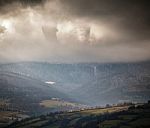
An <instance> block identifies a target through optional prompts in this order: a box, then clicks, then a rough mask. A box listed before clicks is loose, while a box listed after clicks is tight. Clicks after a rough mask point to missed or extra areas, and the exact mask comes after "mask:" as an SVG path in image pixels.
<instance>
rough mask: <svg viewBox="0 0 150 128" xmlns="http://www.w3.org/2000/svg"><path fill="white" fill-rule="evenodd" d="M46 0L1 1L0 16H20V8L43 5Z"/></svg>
mask: <svg viewBox="0 0 150 128" xmlns="http://www.w3.org/2000/svg"><path fill="white" fill-rule="evenodd" d="M45 1H46V0H0V14H1V15H5V14H8V13H13V14H18V13H19V12H20V8H25V7H28V6H30V7H32V6H36V5H42V4H43V3H44V2H45Z"/></svg>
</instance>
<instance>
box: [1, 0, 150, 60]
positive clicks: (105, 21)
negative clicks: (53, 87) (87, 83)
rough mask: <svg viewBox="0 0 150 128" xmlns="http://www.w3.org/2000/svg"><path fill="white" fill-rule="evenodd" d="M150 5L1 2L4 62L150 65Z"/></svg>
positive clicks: (112, 0)
mask: <svg viewBox="0 0 150 128" xmlns="http://www.w3.org/2000/svg"><path fill="white" fill-rule="evenodd" d="M9 2H10V3H11V4H10V3H9ZM146 3H147V1H144V2H141V1H138V0H137V1H135V0H130V1H128V0H127V1H123V2H120V1H119V0H108V1H107V2H106V1H104V0H88V1H87V0H80V1H79V0H76V1H74V0H47V1H46V0H38V1H36V0H31V1H28V0H22V1H21V0H15V1H13V2H12V1H9V0H6V1H3V0H1V1H0V7H1V11H0V61H2V62H4V61H8V62H9V61H10V62H11V61H49V62H131V61H143V60H149V59H150V52H149V48H150V39H149V34H150V26H149V22H148V21H149V18H148V14H149V12H148V7H147V4H146ZM12 10H13V11H12Z"/></svg>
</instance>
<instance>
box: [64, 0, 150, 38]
mask: <svg viewBox="0 0 150 128" xmlns="http://www.w3.org/2000/svg"><path fill="white" fill-rule="evenodd" d="M62 2H63V3H64V5H65V7H67V8H68V10H71V11H72V12H73V14H74V15H77V16H80V17H90V18H93V19H99V20H101V21H104V22H107V23H110V24H114V25H115V26H116V27H117V28H118V29H119V30H120V31H124V32H127V33H129V36H130V35H131V38H134V39H141V40H143V39H144V40H145V39H149V38H150V36H149V35H150V8H149V7H150V1H149V0H62Z"/></svg>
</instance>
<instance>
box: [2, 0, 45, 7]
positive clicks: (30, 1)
mask: <svg viewBox="0 0 150 128" xmlns="http://www.w3.org/2000/svg"><path fill="white" fill-rule="evenodd" d="M44 1H45V0H0V7H3V6H6V5H8V4H12V3H15V2H19V3H21V4H22V5H36V4H41V3H42V2H44Z"/></svg>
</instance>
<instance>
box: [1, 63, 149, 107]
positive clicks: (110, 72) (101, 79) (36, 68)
mask: <svg viewBox="0 0 150 128" xmlns="http://www.w3.org/2000/svg"><path fill="white" fill-rule="evenodd" d="M0 72H11V73H16V74H18V75H21V76H22V75H23V76H26V77H28V78H30V79H36V80H38V81H41V82H42V83H45V82H47V83H48V82H50V83H54V84H53V85H50V84H49V85H48V84H46V85H47V86H53V88H55V89H56V90H57V91H59V92H61V93H63V94H66V95H67V96H68V97H69V98H71V99H73V101H76V102H79V103H83V104H88V105H104V104H107V103H118V102H124V101H129V102H130V101H132V102H143V101H147V100H148V99H149V98H150V86H149V85H150V62H149V61H148V62H141V63H116V64H115V63H114V64H96V63H95V64H94V63H91V64H90V63H81V64H50V63H40V62H24V63H12V64H3V65H0ZM104 99H105V100H104Z"/></svg>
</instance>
